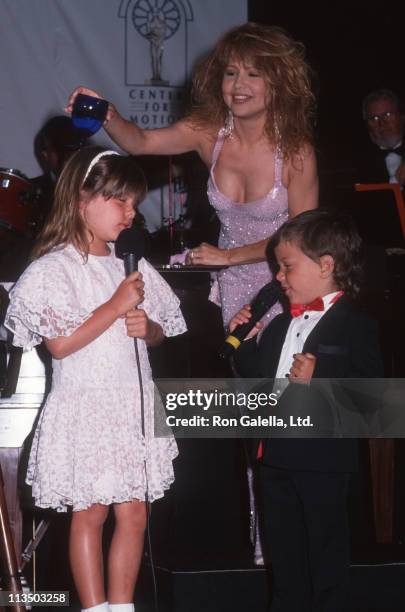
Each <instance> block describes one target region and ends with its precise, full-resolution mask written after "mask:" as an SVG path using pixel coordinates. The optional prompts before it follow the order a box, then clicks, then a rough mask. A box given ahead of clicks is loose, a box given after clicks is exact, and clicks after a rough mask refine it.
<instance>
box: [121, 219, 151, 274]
mask: <svg viewBox="0 0 405 612" xmlns="http://www.w3.org/2000/svg"><path fill="white" fill-rule="evenodd" d="M145 251H146V241H145V234H144V231H143V230H142V229H139V228H137V227H129V228H128V229H124V230H122V232H121V233H120V235H119V236H118V238H117V241H116V243H115V256H116V257H118V259H123V260H124V268H125V274H126V276H128V275H129V274H132V272H136V271H137V270H138V261H139V260H140V259H141V258H142V257H143V256H144V253H145Z"/></svg>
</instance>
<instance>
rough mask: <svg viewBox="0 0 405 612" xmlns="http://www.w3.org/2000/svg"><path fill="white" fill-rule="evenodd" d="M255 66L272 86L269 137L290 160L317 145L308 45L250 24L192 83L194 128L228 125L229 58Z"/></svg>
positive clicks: (223, 42) (223, 43) (221, 46)
mask: <svg viewBox="0 0 405 612" xmlns="http://www.w3.org/2000/svg"><path fill="white" fill-rule="evenodd" d="M231 58H232V61H235V60H236V61H240V62H242V63H245V64H246V63H248V64H252V65H253V66H254V67H255V69H256V70H258V72H259V73H260V74H261V75H262V76H263V77H264V79H265V81H266V82H267V86H268V99H269V103H268V107H267V120H266V126H265V130H266V134H267V137H268V139H269V141H270V142H271V143H274V144H276V145H278V146H279V147H280V150H281V152H282V154H283V156H284V158H285V159H288V158H291V157H294V156H295V155H298V154H299V153H300V151H301V150H302V148H303V146H305V145H308V144H312V142H313V120H314V115H315V96H314V94H313V92H312V87H311V69H310V67H309V65H308V63H307V62H306V60H305V50H304V46H303V45H302V44H301V43H300V42H297V41H295V40H293V39H292V38H291V37H290V36H289V35H288V34H287V32H285V31H284V30H283V29H282V28H279V27H275V26H268V25H260V24H257V23H252V22H250V23H246V24H244V25H242V26H239V27H236V28H233V29H231V30H229V31H228V32H227V33H225V34H224V36H223V37H222V38H221V39H220V40H219V41H218V43H217V44H216V46H215V48H214V49H213V50H212V51H211V52H210V53H209V54H208V56H207V57H205V58H204V60H203V61H202V62H201V63H200V64H199V65H198V67H197V69H196V71H195V73H194V78H193V88H192V99H193V106H192V110H191V113H190V116H189V120H190V123H191V124H192V125H194V126H195V127H196V128H197V129H198V128H201V129H207V128H209V129H210V130H216V131H217V130H218V129H219V128H220V127H222V126H224V125H225V124H226V121H227V117H228V108H227V106H226V104H225V102H224V101H223V97H222V79H223V75H224V71H225V68H226V66H227V65H228V63H229V61H230V59H231Z"/></svg>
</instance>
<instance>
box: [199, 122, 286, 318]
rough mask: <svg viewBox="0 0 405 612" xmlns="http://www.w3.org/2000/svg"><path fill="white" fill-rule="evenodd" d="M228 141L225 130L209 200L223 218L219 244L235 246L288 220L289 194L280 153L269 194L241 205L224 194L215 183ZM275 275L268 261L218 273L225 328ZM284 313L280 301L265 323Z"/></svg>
mask: <svg viewBox="0 0 405 612" xmlns="http://www.w3.org/2000/svg"><path fill="white" fill-rule="evenodd" d="M224 141H225V135H224V130H223V129H222V130H220V132H219V134H218V140H217V142H216V144H215V147H214V151H213V154H212V165H211V171H210V176H209V179H208V199H209V201H210V203H211V205H212V206H213V207H214V208H215V210H216V213H217V215H218V217H219V220H220V221H221V230H220V235H219V240H218V246H219V247H220V248H223V249H233V248H235V247H239V246H244V245H246V244H252V243H254V242H258V241H259V240H263V239H264V238H268V237H269V236H271V234H273V233H274V232H275V231H276V230H277V229H278V228H279V227H280V225H282V224H283V223H284V222H285V221H286V220H287V218H288V193H287V189H286V187H284V185H283V183H282V169H283V160H282V157H281V155H279V154H277V155H276V158H275V172H274V185H273V188H272V189H271V190H270V191H269V193H268V194H267V195H266V196H264V197H263V198H260V199H259V200H255V201H253V202H246V203H245V204H240V203H236V202H233V201H232V200H231V199H230V198H228V197H227V196H226V195H224V194H223V193H221V192H220V191H219V189H218V187H217V185H216V182H215V177H214V170H215V165H216V163H217V161H218V158H219V155H220V153H221V149H222V147H223V144H224ZM271 278H272V275H271V272H270V270H269V267H268V264H267V262H260V263H253V264H243V265H240V266H231V267H229V268H226V269H225V270H221V271H220V272H218V273H217V274H216V279H215V280H214V283H213V285H212V287H211V292H210V300H211V301H212V302H215V303H216V304H218V305H219V306H221V308H222V318H223V321H224V326H225V327H226V326H227V325H228V323H229V321H230V319H231V318H232V317H233V316H234V315H235V314H236V313H237V312H238V311H239V310H240V309H241V308H242V306H244V305H245V304H247V303H249V302H251V301H252V299H253V297H254V296H255V295H256V293H257V292H258V291H259V289H261V288H262V287H263V285H265V284H266V283H268V282H269V281H270V280H271ZM280 312H281V306H280V304H276V305H275V306H273V308H271V309H270V311H269V312H268V313H267V315H266V316H265V317H264V318H263V322H264V323H265V324H267V323H269V322H270V321H271V319H273V318H274V317H275V316H276V315H277V314H279V313H280Z"/></svg>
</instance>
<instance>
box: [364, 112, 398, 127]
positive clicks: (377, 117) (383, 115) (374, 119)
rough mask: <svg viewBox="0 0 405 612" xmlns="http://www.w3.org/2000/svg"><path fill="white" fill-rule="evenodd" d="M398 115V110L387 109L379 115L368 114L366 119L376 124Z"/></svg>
mask: <svg viewBox="0 0 405 612" xmlns="http://www.w3.org/2000/svg"><path fill="white" fill-rule="evenodd" d="M396 115H398V112H397V111H386V112H385V113H380V114H379V115H367V117H366V121H367V123H370V124H371V125H373V124H374V125H376V124H377V123H381V121H389V120H390V119H392V118H393V117H395V116H396Z"/></svg>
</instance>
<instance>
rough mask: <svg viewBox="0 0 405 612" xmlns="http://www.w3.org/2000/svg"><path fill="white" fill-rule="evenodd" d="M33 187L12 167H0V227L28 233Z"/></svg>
mask: <svg viewBox="0 0 405 612" xmlns="http://www.w3.org/2000/svg"><path fill="white" fill-rule="evenodd" d="M33 195H34V192H33V189H32V185H31V182H30V181H29V179H28V178H27V177H26V176H25V175H24V174H22V172H20V171H19V170H15V169H14V168H0V227H3V228H6V229H10V230H17V231H18V232H21V233H23V234H28V233H29V232H30V229H31V223H32V219H33V212H34V206H33V200H34V198H33Z"/></svg>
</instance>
